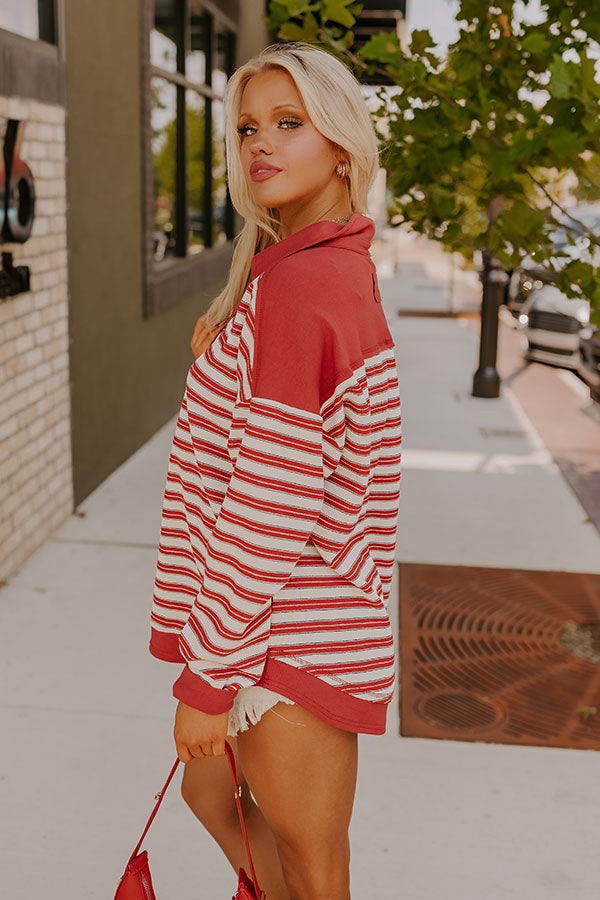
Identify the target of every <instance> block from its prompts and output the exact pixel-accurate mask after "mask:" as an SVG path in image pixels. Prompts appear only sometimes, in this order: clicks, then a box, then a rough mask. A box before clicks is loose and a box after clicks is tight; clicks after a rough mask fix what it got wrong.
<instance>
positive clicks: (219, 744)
mask: <svg viewBox="0 0 600 900" xmlns="http://www.w3.org/2000/svg"><path fill="white" fill-rule="evenodd" d="M212 748H213V756H225V738H221V739H220V740H218V741H213V743H212Z"/></svg>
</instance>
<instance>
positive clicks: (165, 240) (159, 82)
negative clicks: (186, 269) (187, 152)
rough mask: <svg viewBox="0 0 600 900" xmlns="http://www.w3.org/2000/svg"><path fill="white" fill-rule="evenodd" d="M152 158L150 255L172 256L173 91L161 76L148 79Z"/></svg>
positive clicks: (175, 100)
mask: <svg viewBox="0 0 600 900" xmlns="http://www.w3.org/2000/svg"><path fill="white" fill-rule="evenodd" d="M151 95H152V109H151V115H150V121H151V126H152V159H153V165H154V234H153V244H154V258H155V259H156V260H162V259H164V258H165V257H166V256H174V255H175V247H176V230H175V223H176V220H177V219H176V210H175V202H176V192H175V160H176V137H177V121H176V113H177V93H176V89H175V85H174V84H170V83H169V82H168V81H166V80H165V79H164V78H153V79H152V82H151Z"/></svg>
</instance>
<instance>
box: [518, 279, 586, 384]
mask: <svg viewBox="0 0 600 900" xmlns="http://www.w3.org/2000/svg"><path fill="white" fill-rule="evenodd" d="M589 318H590V304H589V302H588V301H587V300H583V299H578V298H575V299H573V298H569V297H566V296H565V295H564V294H563V293H562V291H559V289H558V288H557V287H556V285H553V284H546V285H544V286H543V287H541V288H539V289H538V290H534V291H532V293H531V294H530V295H529V297H528V298H527V300H526V301H525V302H524V303H523V306H522V308H521V312H520V314H519V324H520V326H521V346H522V348H523V350H524V351H525V358H526V359H534V360H538V361H539V362H545V363H552V364H553V365H557V366H563V367H564V368H567V369H578V368H579V366H580V363H581V356H580V351H579V335H580V333H581V331H582V330H583V328H584V327H585V326H586V325H587V324H588V323H589Z"/></svg>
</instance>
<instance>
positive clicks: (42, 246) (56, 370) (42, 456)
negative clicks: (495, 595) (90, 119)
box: [0, 96, 73, 580]
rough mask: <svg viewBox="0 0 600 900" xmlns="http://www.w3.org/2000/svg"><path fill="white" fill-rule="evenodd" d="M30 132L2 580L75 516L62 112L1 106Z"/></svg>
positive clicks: (0, 434) (3, 422)
mask: <svg viewBox="0 0 600 900" xmlns="http://www.w3.org/2000/svg"><path fill="white" fill-rule="evenodd" d="M0 116H1V117H7V118H14V119H19V120H21V121H22V122H24V131H23V144H22V146H21V157H22V159H24V160H25V162H26V163H27V164H28V165H29V167H30V169H31V171H32V173H33V177H34V180H35V191H36V206H35V220H34V223H33V230H32V232H31V236H30V237H29V240H28V241H27V242H26V243H25V244H5V245H0V246H1V247H2V250H8V251H9V252H11V253H12V254H13V263H14V265H27V266H29V271H30V281H31V290H30V291H29V293H26V294H17V295H16V296H15V297H7V298H6V299H5V300H2V301H0V580H1V579H5V578H6V577H7V576H9V575H10V574H12V573H14V572H15V571H16V570H17V569H18V568H19V566H20V565H21V563H23V562H24V560H25V559H26V558H27V557H28V556H29V555H30V554H31V553H32V552H33V551H34V550H35V549H36V548H37V547H38V546H39V545H40V544H42V543H43V541H45V540H46V538H47V537H49V535H51V534H52V532H53V531H55V530H56V528H57V527H58V526H59V525H60V524H61V523H62V522H63V521H64V520H65V519H66V518H67V517H68V516H69V515H70V513H71V512H72V510H73V479H72V461H71V427H70V387H69V337H68V287H67V229H66V173H65V162H66V160H65V110H64V109H63V108H62V107H60V106H57V105H55V104H44V103H39V102H36V101H33V100H25V99H23V98H19V97H2V96H0Z"/></svg>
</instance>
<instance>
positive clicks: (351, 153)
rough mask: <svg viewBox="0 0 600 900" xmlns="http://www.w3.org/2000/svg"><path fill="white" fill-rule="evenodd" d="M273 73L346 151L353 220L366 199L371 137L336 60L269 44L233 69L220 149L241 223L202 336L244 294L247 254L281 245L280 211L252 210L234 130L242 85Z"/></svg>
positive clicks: (356, 92)
mask: <svg viewBox="0 0 600 900" xmlns="http://www.w3.org/2000/svg"><path fill="white" fill-rule="evenodd" d="M275 68H280V69H285V71H286V72H288V73H289V74H290V75H291V77H292V78H293V80H294V83H295V85H296V88H297V90H298V93H299V94H300V97H301V98H302V101H303V103H304V106H305V107H306V111H307V113H308V116H309V118H310V120H311V122H312V123H313V125H314V126H315V128H316V129H317V130H318V131H319V132H320V133H321V134H322V135H323V136H324V137H326V138H328V139H329V140H330V141H332V142H333V143H334V144H336V145H337V146H338V147H340V148H341V149H342V150H343V151H345V158H346V161H347V164H348V167H349V171H347V174H346V176H345V179H344V180H345V182H346V188H347V191H348V199H349V203H350V207H351V209H352V213H353V214H354V213H356V212H360V213H364V212H365V211H366V210H367V208H368V203H367V195H368V193H369V189H370V187H371V185H372V183H373V180H374V179H375V176H376V174H377V169H378V167H379V144H378V140H377V135H376V132H375V129H374V126H373V122H372V120H371V115H370V113H369V110H368V107H367V104H366V102H365V99H364V97H363V95H362V92H361V86H360V82H359V81H358V80H357V79H356V77H355V76H354V75H353V73H352V72H351V71H350V69H349V68H348V67H347V66H346V65H345V64H344V63H343V62H341V60H339V59H337V58H336V57H335V56H333V55H332V54H331V53H328V52H327V51H325V50H320V49H319V48H318V47H315V46H314V45H312V44H307V43H305V42H303V41H290V42H288V43H275V44H270V45H269V46H268V47H265V48H264V49H263V50H261V51H260V53H257V54H256V55H255V56H253V57H252V59H250V60H248V62H246V63H244V64H243V65H242V66H239V67H238V68H237V69H236V70H235V72H234V73H233V75H232V76H231V77H230V79H229V80H228V82H227V84H226V86H225V96H224V99H225V146H226V158H227V181H228V186H229V193H230V195H231V200H232V203H233V205H234V207H235V209H236V210H237V211H238V212H239V214H240V215H241V216H242V217H243V219H244V220H245V222H244V226H243V228H242V230H241V231H240V233H239V234H238V235H237V236H236V238H235V240H234V252H233V257H232V261H231V266H230V270H229V276H228V279H227V283H226V285H225V287H224V288H223V290H222V291H221V293H220V294H217V296H216V297H215V298H214V299H213V300H212V302H211V304H210V306H209V308H208V310H207V312H206V315H205V319H204V322H205V325H206V327H207V328H208V329H209V330H210V329H211V328H213V327H216V326H219V325H221V324H222V323H223V322H224V321H225V320H226V319H228V318H229V316H230V315H231V314H232V312H233V310H234V309H235V307H236V305H237V303H238V302H239V300H240V299H241V297H242V296H243V294H244V292H245V290H246V288H247V287H248V284H249V283H250V264H251V262H252V257H253V256H254V254H255V253H258V252H259V251H260V250H264V249H265V247H268V246H270V245H271V244H274V243H276V242H277V241H279V240H281V227H280V220H279V211H278V210H277V209H266V208H265V207H263V206H259V205H258V204H257V203H256V201H255V200H254V198H253V196H252V193H251V191H250V190H249V187H248V183H247V181H246V177H245V175H244V170H243V167H242V161H241V157H240V144H241V136H240V134H239V132H238V130H237V122H238V119H239V112H240V106H241V100H242V94H243V91H244V88H245V86H246V84H247V82H248V81H249V80H250V79H251V78H252V76H253V75H256V74H257V73H258V72H263V71H264V70H265V69H275ZM332 177H337V176H336V175H334V176H332Z"/></svg>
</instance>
